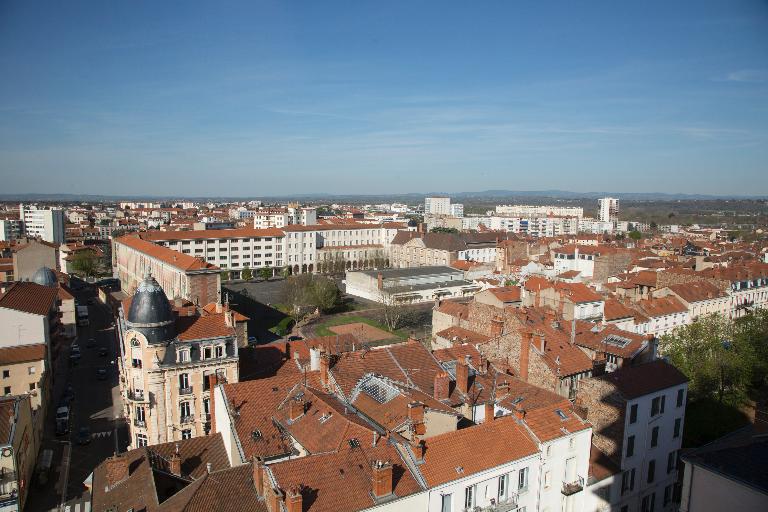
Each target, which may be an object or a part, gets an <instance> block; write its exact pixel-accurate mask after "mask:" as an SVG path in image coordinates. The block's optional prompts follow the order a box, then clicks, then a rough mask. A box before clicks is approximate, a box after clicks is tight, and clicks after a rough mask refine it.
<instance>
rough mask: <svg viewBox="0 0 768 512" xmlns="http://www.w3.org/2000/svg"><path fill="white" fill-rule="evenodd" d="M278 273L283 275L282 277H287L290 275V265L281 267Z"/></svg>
mask: <svg viewBox="0 0 768 512" xmlns="http://www.w3.org/2000/svg"><path fill="white" fill-rule="evenodd" d="M280 275H281V276H283V278H284V279H287V278H288V276H290V275H291V267H289V266H285V267H283V269H282V270H281V271H280Z"/></svg>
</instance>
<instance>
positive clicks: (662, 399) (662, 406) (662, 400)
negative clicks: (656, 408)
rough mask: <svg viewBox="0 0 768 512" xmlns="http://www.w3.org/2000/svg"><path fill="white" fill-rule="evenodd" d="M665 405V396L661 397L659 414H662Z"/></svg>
mask: <svg viewBox="0 0 768 512" xmlns="http://www.w3.org/2000/svg"><path fill="white" fill-rule="evenodd" d="M666 403H667V395H661V411H660V412H661V414H664V405H665V404H666Z"/></svg>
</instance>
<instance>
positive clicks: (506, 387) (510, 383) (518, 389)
mask: <svg viewBox="0 0 768 512" xmlns="http://www.w3.org/2000/svg"><path fill="white" fill-rule="evenodd" d="M496 398H497V401H496V403H497V404H498V405H499V406H500V407H503V408H505V409H507V410H509V411H514V410H520V411H534V410H536V409H541V408H550V407H551V406H553V405H555V404H558V403H560V402H561V401H562V400H563V397H562V396H560V395H558V394H557V393H555V392H553V391H549V390H548V389H544V388H541V387H539V386H534V385H533V384H529V383H527V382H525V381H523V380H520V379H518V378H516V377H511V376H505V377H503V378H497V387H496Z"/></svg>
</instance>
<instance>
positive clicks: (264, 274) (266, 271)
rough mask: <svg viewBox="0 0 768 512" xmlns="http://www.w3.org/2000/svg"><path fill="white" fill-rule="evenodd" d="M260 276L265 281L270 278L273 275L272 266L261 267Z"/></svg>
mask: <svg viewBox="0 0 768 512" xmlns="http://www.w3.org/2000/svg"><path fill="white" fill-rule="evenodd" d="M259 277H261V278H262V279H264V280H265V281H266V280H268V279H269V278H270V277H272V268H271V267H261V268H260V269H259Z"/></svg>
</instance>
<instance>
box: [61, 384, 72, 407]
mask: <svg viewBox="0 0 768 512" xmlns="http://www.w3.org/2000/svg"><path fill="white" fill-rule="evenodd" d="M74 399H75V388H73V387H72V386H67V389H65V390H64V395H63V396H62V397H61V400H62V402H64V403H65V404H68V403H70V402H72V401H73V400H74Z"/></svg>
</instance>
